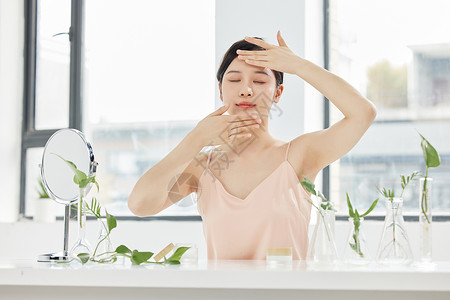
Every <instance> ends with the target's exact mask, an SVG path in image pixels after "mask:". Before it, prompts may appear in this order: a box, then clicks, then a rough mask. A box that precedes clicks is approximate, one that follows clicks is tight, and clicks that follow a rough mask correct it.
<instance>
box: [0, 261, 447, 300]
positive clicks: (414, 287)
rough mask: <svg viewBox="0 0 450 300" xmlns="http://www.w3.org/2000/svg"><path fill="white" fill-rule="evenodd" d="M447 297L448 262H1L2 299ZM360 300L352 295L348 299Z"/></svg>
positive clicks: (0, 291)
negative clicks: (427, 265)
mask: <svg viewBox="0 0 450 300" xmlns="http://www.w3.org/2000/svg"><path fill="white" fill-rule="evenodd" d="M181 297H182V299H183V300H184V299H194V298H195V299H198V298H204V299H230V298H236V299H292V298H295V299H299V298H300V297H301V298H302V299H350V297H363V299H383V300H386V299H406V297H408V299H450V262H436V264H435V266H434V267H433V268H431V269H417V268H415V267H413V266H409V267H391V268H387V267H382V266H378V265H376V264H371V265H368V266H365V267H352V266H345V265H339V266H335V267H334V268H328V269H321V270H317V269H316V270H312V269H310V267H307V266H306V264H305V263H304V262H300V261H294V262H293V263H292V266H291V267H279V268H271V267H270V266H268V265H266V262H265V261H199V263H198V264H194V265H189V264H181V265H156V264H146V265H143V266H132V265H130V264H129V263H122V264H117V263H116V264H112V265H111V264H106V265H101V264H93V263H88V264H86V265H84V266H83V265H81V264H79V263H77V262H72V263H71V264H55V263H38V262H36V261H35V260H0V299H181ZM354 299H358V298H354Z"/></svg>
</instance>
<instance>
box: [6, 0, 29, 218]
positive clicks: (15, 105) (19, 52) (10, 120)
mask: <svg viewBox="0 0 450 300" xmlns="http://www.w3.org/2000/svg"><path fill="white" fill-rule="evenodd" d="M23 2H24V1H10V0H0V191H1V196H0V222H13V221H16V220H17V219H18V214H19V181H20V143H21V127H22V101H23V96H22V94H23V92H22V90H23V87H22V84H23V83H22V82H23V35H24V24H23V23H24V13H23V9H24V8H23Z"/></svg>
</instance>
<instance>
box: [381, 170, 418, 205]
mask: <svg viewBox="0 0 450 300" xmlns="http://www.w3.org/2000/svg"><path fill="white" fill-rule="evenodd" d="M419 175H420V172H419V171H414V172H412V173H411V175H409V176H406V177H405V175H400V181H401V182H400V183H401V186H402V192H401V193H400V197H402V196H403V192H404V191H405V189H406V187H407V186H408V184H409V183H410V182H411V181H414V180H415V179H416V177H417V176H419ZM377 190H378V193H380V194H381V195H382V196H384V197H385V198H386V199H388V200H389V201H391V202H392V201H393V199H394V198H395V191H394V189H386V188H383V189H382V190H380V188H378V187H377Z"/></svg>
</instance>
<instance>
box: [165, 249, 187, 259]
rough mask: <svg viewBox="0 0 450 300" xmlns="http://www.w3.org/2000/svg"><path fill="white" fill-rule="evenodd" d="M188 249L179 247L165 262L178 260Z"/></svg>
mask: <svg viewBox="0 0 450 300" xmlns="http://www.w3.org/2000/svg"><path fill="white" fill-rule="evenodd" d="M189 248H190V247H179V248H177V250H175V252H174V253H173V254H172V255H171V256H170V257H169V258H168V259H167V260H169V261H170V260H180V258H181V256H182V255H183V254H184V252H186V251H187V250H188V249H189Z"/></svg>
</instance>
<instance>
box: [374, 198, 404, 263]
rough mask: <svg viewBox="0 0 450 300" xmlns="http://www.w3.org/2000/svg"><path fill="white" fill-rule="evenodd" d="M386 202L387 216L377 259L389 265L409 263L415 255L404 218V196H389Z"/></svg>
mask: <svg viewBox="0 0 450 300" xmlns="http://www.w3.org/2000/svg"><path fill="white" fill-rule="evenodd" d="M385 203H386V217H385V219H384V226H383V231H382V233H381V238H380V242H379V244H378V250H377V256H376V260H377V262H378V263H381V264H389V265H392V264H409V263H411V262H412V261H413V255H412V251H411V245H410V243H409V238H408V234H407V232H406V229H405V223H404V220H403V210H402V209H403V198H401V197H394V198H387V199H386V201H385Z"/></svg>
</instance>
